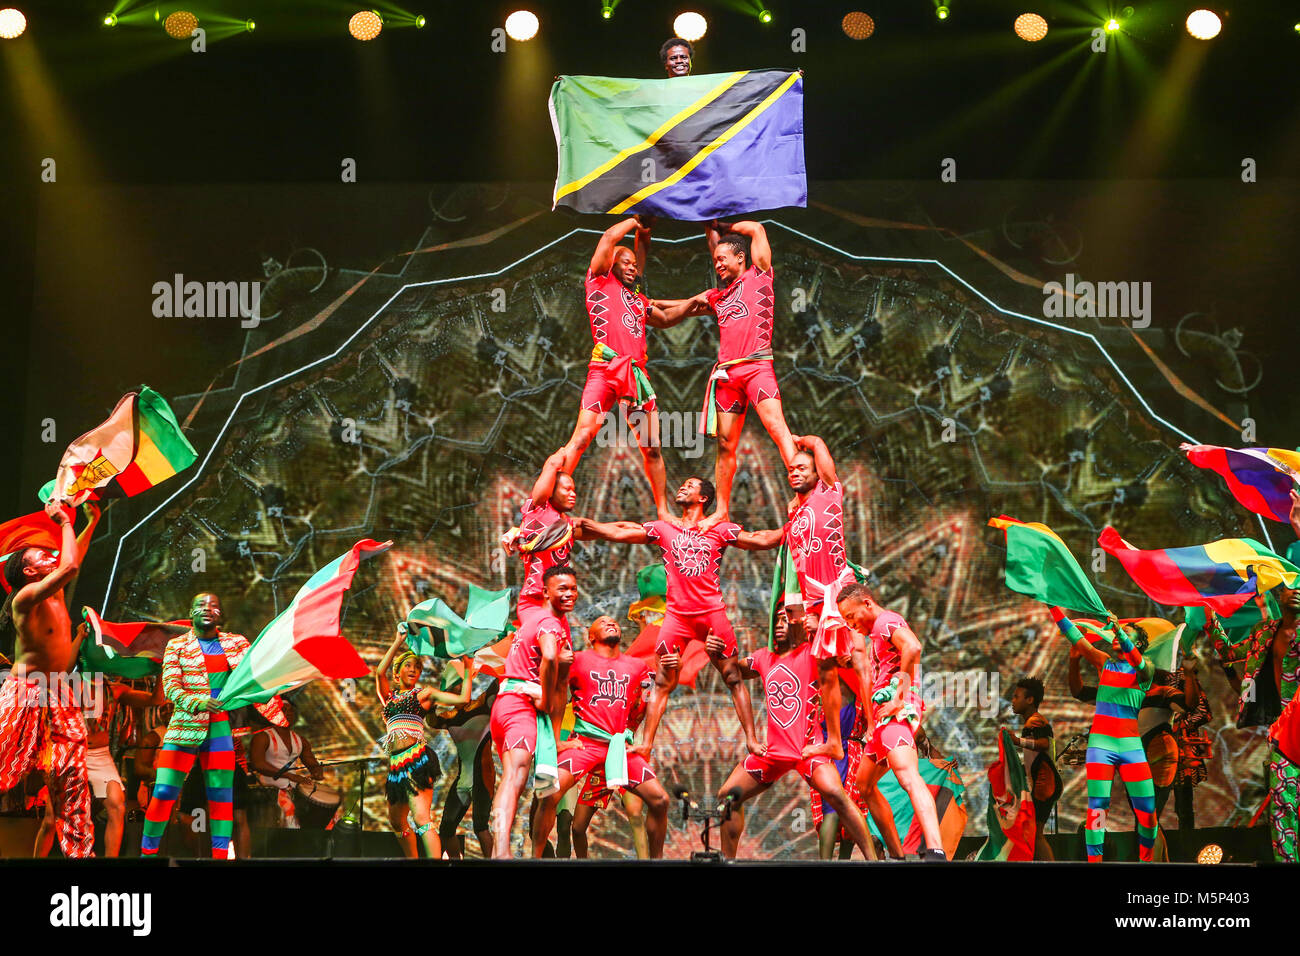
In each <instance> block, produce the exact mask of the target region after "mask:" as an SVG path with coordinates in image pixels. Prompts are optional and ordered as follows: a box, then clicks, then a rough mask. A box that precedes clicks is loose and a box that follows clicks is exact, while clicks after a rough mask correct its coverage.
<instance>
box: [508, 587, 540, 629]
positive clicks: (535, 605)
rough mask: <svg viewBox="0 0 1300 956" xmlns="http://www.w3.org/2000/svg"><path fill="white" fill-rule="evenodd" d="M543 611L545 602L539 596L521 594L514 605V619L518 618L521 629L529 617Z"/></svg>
mask: <svg viewBox="0 0 1300 956" xmlns="http://www.w3.org/2000/svg"><path fill="white" fill-rule="evenodd" d="M544 610H546V601H545V600H544V599H543V598H542V596H541V595H540V594H521V595H519V600H518V601H517V602H516V603H515V617H517V618H519V625H520V626H521V627H522V626H523V625H525V624H527V623H528V619H529V618H530V617H532V616H533V615H535V614H540V613H542V611H544Z"/></svg>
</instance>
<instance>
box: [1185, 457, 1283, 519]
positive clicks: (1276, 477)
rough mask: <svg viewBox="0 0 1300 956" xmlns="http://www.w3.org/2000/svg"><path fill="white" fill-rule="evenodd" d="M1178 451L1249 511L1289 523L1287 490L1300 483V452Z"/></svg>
mask: <svg viewBox="0 0 1300 956" xmlns="http://www.w3.org/2000/svg"><path fill="white" fill-rule="evenodd" d="M1178 447H1179V449H1181V450H1182V452H1183V453H1184V454H1186V455H1187V460H1188V461H1190V462H1191V463H1192V464H1193V465H1195V466H1196V467H1198V468H1208V469H1209V470H1211V471H1213V472H1217V473H1218V474H1219V475H1220V476H1221V477H1222V478H1223V480H1224V481H1226V482H1227V483H1228V490H1229V491H1230V492H1232V497H1234V498H1236V499H1237V501H1239V502H1240V503H1241V504H1242V505H1243V506H1244V507H1246V508H1247V509H1249V510H1250V511H1253V512H1254V513H1255V514H1257V515H1263V516H1264V517H1265V518H1272V519H1273V520H1274V521H1281V522H1282V523H1283V524H1286V523H1287V522H1289V521H1290V520H1291V489H1292V488H1294V487H1296V484H1297V483H1298V482H1300V452H1297V451H1288V450H1287V449H1285V448H1222V447H1220V446H1219V445H1189V444H1187V443H1183V444H1182V445H1179V446H1178Z"/></svg>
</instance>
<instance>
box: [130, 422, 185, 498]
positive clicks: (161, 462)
mask: <svg viewBox="0 0 1300 956" xmlns="http://www.w3.org/2000/svg"><path fill="white" fill-rule="evenodd" d="M135 466H136V467H137V468H139V469H140V472H141V474H143V475H144V477H145V478H146V479H148V481H149V484H150V485H156V484H158V483H159V482H160V481H165V480H166V479H168V478H170V477H171V476H172V475H174V474H176V469H175V468H173V467H172V463H171V462H169V461H168V460H167V459H166V458H165V457H164V456H163V453H162V452H161V451H159V450H158V446H157V445H155V444H154V443H153V439H152V438H150V437H149V433H148V432H146V431H145V430H144V429H140V445H139V447H138V448H137V449H136V452H135Z"/></svg>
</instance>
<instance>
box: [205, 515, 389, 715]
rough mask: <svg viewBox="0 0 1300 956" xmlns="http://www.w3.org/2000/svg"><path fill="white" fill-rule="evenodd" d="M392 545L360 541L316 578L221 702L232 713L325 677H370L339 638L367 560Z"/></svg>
mask: <svg viewBox="0 0 1300 956" xmlns="http://www.w3.org/2000/svg"><path fill="white" fill-rule="evenodd" d="M392 546H393V542H391V541H385V542H383V543H380V542H378V541H371V540H370V539H369V538H367V539H366V540H364V541H358V542H357V543H356V544H354V545H353V546H352V549H351V550H350V551H348V552H347V553H346V554H344V555H342V556H340V557H338V558H336V559H335V560H333V561H331V562H330V563H329V564H327V565H325V567H323V568H321V569H320V570H319V571H317V572H316V573H315V574H313V575H312V576H311V577H310V578H309V579H308V581H307V583H306V584H304V585H303V586H302V587H301V588H300V589H299V591H298V593H297V594H296V595H295V596H294V599H293V600H292V601H291V602H290V603H289V606H288V607H286V608H285V609H284V610H283V611H281V612H280V613H279V614H278V615H277V616H276V618H275V620H274V621H272V622H271V623H270V624H268V625H267V626H266V627H265V628H263V629H262V633H261V634H259V635H257V640H255V641H254V642H253V645H252V647H251V648H249V651H248V653H247V654H246V655H244V659H243V660H242V661H240V662H239V664H238V666H237V667H236V668H235V670H234V671H233V672H232V673H231V675H230V677H229V678H228V679H227V680H226V686H225V688H224V689H223V690H222V692H221V696H220V697H219V698H218V699H219V700H220V701H221V702H222V703H223V704H226V705H227V706H228V708H233V707H240V706H242V705H244V704H253V703H261V702H263V701H267V700H270V699H271V698H272V697H274V696H275V695H276V694H281V693H285V692H286V691H290V690H293V688H295V687H298V686H299V685H301V684H305V683H306V682H307V681H310V680H316V679H317V678H320V677H325V678H329V679H331V680H341V679H343V678H345V677H365V676H366V675H367V674H369V673H370V668H369V667H368V666H366V662H365V661H363V660H362V659H361V655H360V654H358V653H357V651H356V648H354V647H353V646H352V644H351V643H349V641H348V639H347V638H346V637H344V636H343V635H342V634H341V633H340V625H339V618H340V614H341V612H342V608H343V592H345V591H346V590H347V589H348V588H349V587H351V586H352V576H353V575H354V574H356V572H357V565H359V564H360V563H361V562H362V561H364V560H365V559H366V558H369V557H373V556H374V555H376V554H380V553H382V552H384V551H387V550H388V549H389V548H391V547H392Z"/></svg>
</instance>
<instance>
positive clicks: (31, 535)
mask: <svg viewBox="0 0 1300 956" xmlns="http://www.w3.org/2000/svg"><path fill="white" fill-rule="evenodd" d="M61 543H62V538H61V536H60V532H59V526H58V525H56V524H55V523H54V522H53V521H51V520H50V516H49V515H47V514H46V513H45V512H44V511H38V512H36V513H35V514H30V515H23V516H22V517H21V518H13V519H12V520H10V521H6V522H5V523H4V524H0V564H4V562H6V561H8V560H9V556H10V555H11V554H13V553H14V552H15V551H17V550H19V549H20V548H45V549H46V550H47V551H52V552H54V553H55V554H58V553H59V545H60V544H61ZM0 588H3V589H4V590H3V593H4V594H8V593H9V582H8V581H6V580H5V579H4V577H3V575H0Z"/></svg>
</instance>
